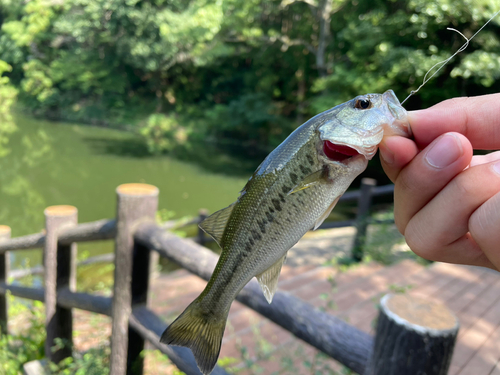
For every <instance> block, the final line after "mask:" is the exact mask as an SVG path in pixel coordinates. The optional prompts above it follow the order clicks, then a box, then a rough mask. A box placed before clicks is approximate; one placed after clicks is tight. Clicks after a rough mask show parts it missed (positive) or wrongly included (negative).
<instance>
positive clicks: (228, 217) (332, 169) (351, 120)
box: [160, 90, 411, 375]
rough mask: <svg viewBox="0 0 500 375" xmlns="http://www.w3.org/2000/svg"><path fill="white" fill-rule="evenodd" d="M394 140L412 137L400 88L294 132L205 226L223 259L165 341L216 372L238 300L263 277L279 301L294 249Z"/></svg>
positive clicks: (350, 103) (357, 100)
mask: <svg viewBox="0 0 500 375" xmlns="http://www.w3.org/2000/svg"><path fill="white" fill-rule="evenodd" d="M387 135H401V136H406V137H410V136H411V129H410V125H409V123H408V120H407V113H406V110H405V109H404V108H403V107H402V106H401V104H400V103H399V100H398V98H397V97H396V95H395V94H394V92H393V91H392V90H389V91H386V92H385V93H383V94H367V95H360V96H357V97H356V98H354V99H352V100H349V101H347V102H345V103H343V104H340V105H337V106H336V107H333V108H331V109H329V110H327V111H325V112H322V113H320V114H318V115H317V116H315V117H313V118H311V119H310V120H309V121H307V122H305V123H304V124H303V125H301V126H300V127H298V128H297V129H296V130H295V131H294V132H292V133H291V134H290V135H289V136H288V137H287V138H286V139H285V140H284V141H283V143H281V144H280V145H279V146H278V147H276V149H274V150H273V151H272V152H271V153H270V154H269V155H268V156H267V157H266V158H265V159H264V161H263V162H262V163H261V164H260V166H259V167H258V168H257V170H256V171H255V172H254V174H253V175H252V177H250V179H249V180H248V182H247V184H246V185H245V187H244V188H243V190H242V191H241V192H240V195H239V197H238V199H237V200H236V201H235V202H234V203H232V204H231V205H229V206H228V207H226V208H224V209H222V210H219V211H217V212H215V213H214V214H212V215H211V216H209V217H208V218H206V219H205V220H204V221H203V222H202V223H200V227H201V229H203V230H204V231H205V232H206V233H207V234H209V235H210V236H212V237H213V238H214V240H215V241H216V242H217V243H218V244H219V246H220V247H221V249H222V253H221V256H220V258H219V261H218V263H217V265H216V267H215V270H214V272H213V274H212V277H211V278H210V280H209V282H208V284H207V285H206V287H205V289H204V290H203V292H202V293H201V294H200V295H199V296H198V297H197V298H196V299H195V300H194V301H193V302H192V303H191V304H190V305H189V306H188V307H187V308H186V309H185V310H184V311H183V312H182V313H181V314H180V315H179V317H178V318H177V319H175V320H174V321H173V322H172V323H171V324H170V325H169V326H168V327H167V329H166V330H165V332H163V334H162V336H161V338H160V342H162V343H164V344H167V345H178V346H184V347H188V348H190V349H191V351H192V352H193V354H194V357H195V360H196V363H197V365H198V367H199V369H200V371H201V372H202V373H203V374H205V375H207V374H210V373H211V372H212V370H213V368H214V367H215V365H216V363H217V359H218V357H219V353H220V349H221V343H222V337H223V334H224V329H225V327H226V321H227V317H228V313H229V308H230V307H231V303H232V302H233V300H234V299H235V297H236V295H237V294H238V293H239V292H240V290H241V289H242V288H243V287H244V286H245V285H246V284H247V283H248V282H249V281H250V280H251V279H252V278H253V277H254V276H255V277H256V278H257V281H258V282H259V284H260V286H261V289H262V292H263V293H264V296H265V298H266V299H267V301H268V302H269V303H271V302H272V299H273V296H274V294H275V292H276V289H277V284H278V278H279V275H280V272H281V268H282V265H283V263H284V261H285V259H286V255H287V251H288V250H289V249H290V248H291V247H292V246H293V245H294V244H295V243H297V241H298V240H299V239H300V238H301V237H302V236H303V235H304V234H305V233H306V232H308V231H309V230H311V229H316V228H318V227H319V226H320V225H321V223H322V222H323V221H324V220H325V219H326V218H327V217H328V216H329V215H330V212H331V211H332V209H333V207H334V206H335V205H336V203H337V202H338V200H339V198H340V197H341V196H342V194H343V193H344V192H345V191H346V190H347V188H348V187H349V185H350V184H351V183H352V181H353V180H354V178H356V177H357V176H358V175H359V174H360V173H361V172H363V171H364V170H365V168H366V166H367V164H368V160H370V159H371V158H373V156H374V155H375V153H376V152H377V148H378V145H379V143H380V142H381V141H382V138H383V137H384V136H387Z"/></svg>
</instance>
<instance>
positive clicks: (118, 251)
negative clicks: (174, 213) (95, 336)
mask: <svg viewBox="0 0 500 375" xmlns="http://www.w3.org/2000/svg"><path fill="white" fill-rule="evenodd" d="M116 193H117V196H118V202H117V214H116V222H117V224H116V245H115V281H114V288H113V289H114V294H113V311H112V319H113V322H112V334H111V371H110V375H125V374H132V373H134V374H141V373H142V367H143V366H142V361H141V359H140V357H139V353H140V352H141V351H142V349H143V348H144V340H143V339H142V337H140V336H139V335H138V334H137V333H136V332H135V331H133V330H132V329H129V317H130V314H131V312H132V303H146V302H147V289H148V280H149V264H150V258H149V250H148V249H147V248H145V247H143V246H136V245H134V239H133V234H134V230H135V228H136V227H137V225H139V224H141V223H144V222H147V221H152V222H154V221H155V215H156V211H157V208H158V188H157V187H155V186H152V185H147V184H124V185H120V186H118V188H117V189H116Z"/></svg>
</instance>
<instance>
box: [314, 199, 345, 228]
mask: <svg viewBox="0 0 500 375" xmlns="http://www.w3.org/2000/svg"><path fill="white" fill-rule="evenodd" d="M339 199H340V197H337V198H335V200H334V201H333V202H332V204H331V205H329V206H328V208H327V209H326V210H325V212H323V214H322V215H321V216H320V217H319V218H318V220H316V222H315V223H314V228H313V230H316V229H318V227H319V226H320V225H321V224H323V221H325V219H326V218H327V217H328V216H330V213H331V212H332V210H333V207H335V205H336V204H337V203H338V201H339Z"/></svg>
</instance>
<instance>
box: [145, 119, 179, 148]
mask: <svg viewBox="0 0 500 375" xmlns="http://www.w3.org/2000/svg"><path fill="white" fill-rule="evenodd" d="M139 134H140V135H141V136H142V137H143V138H144V140H145V142H146V145H147V146H148V151H149V152H150V153H152V154H161V153H164V152H166V151H167V152H168V151H172V150H174V148H175V147H176V146H177V145H178V144H184V143H185V142H186V139H187V135H186V131H185V129H184V128H183V127H181V126H180V125H179V124H178V123H177V121H176V120H175V119H174V118H173V117H170V116H165V115H163V114H160V113H155V114H152V115H150V116H149V117H148V119H147V120H146V121H145V122H144V123H143V124H142V125H141V126H140V129H139Z"/></svg>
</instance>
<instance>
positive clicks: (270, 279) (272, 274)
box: [255, 254, 286, 303]
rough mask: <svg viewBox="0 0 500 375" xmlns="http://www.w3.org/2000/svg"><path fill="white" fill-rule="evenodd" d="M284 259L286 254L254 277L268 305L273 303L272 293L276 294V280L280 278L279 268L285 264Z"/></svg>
mask: <svg viewBox="0 0 500 375" xmlns="http://www.w3.org/2000/svg"><path fill="white" fill-rule="evenodd" d="M285 259H286V254H285V255H283V257H281V258H280V259H279V260H278V261H277V262H276V263H274V264H273V265H272V266H271V267H269V268H268V269H267V270H265V271H264V272H262V273H261V274H260V275H257V276H255V277H256V278H257V281H258V282H259V284H260V287H261V289H262V292H263V293H264V297H266V300H267V302H269V303H271V302H272V301H273V296H274V293H276V289H277V288H278V278H279V277H280V272H281V267H282V266H283V263H285Z"/></svg>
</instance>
